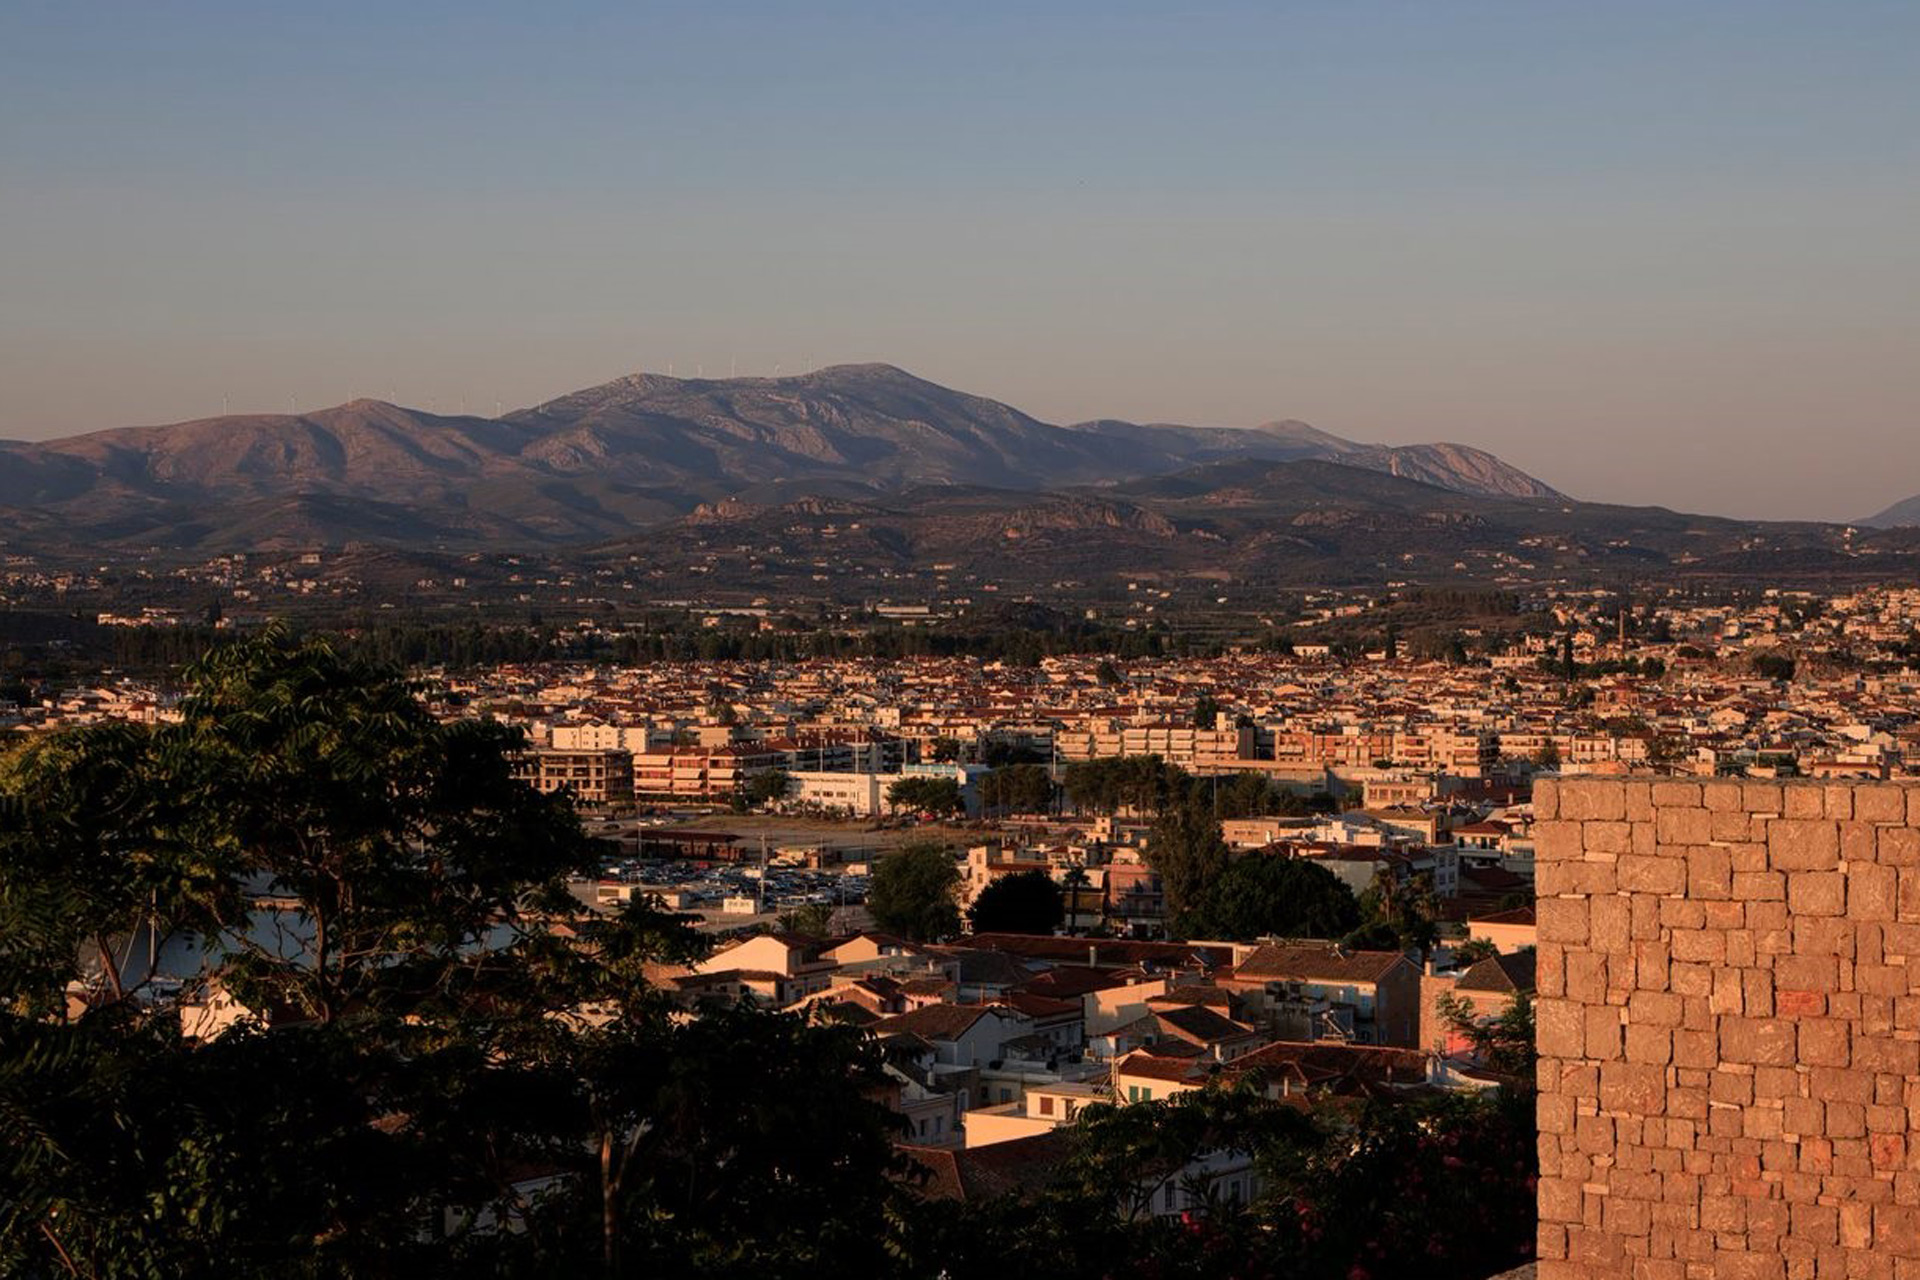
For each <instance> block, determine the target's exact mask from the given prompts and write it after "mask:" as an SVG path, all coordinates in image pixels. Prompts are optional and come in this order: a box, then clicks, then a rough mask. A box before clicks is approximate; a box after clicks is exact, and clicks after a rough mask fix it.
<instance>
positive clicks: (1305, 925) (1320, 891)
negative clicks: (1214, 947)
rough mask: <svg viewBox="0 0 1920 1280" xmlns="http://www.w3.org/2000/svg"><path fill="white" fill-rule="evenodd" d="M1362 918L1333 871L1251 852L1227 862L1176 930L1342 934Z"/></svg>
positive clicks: (1244, 935) (1193, 934) (1226, 934)
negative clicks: (1225, 866)
mask: <svg viewBox="0 0 1920 1280" xmlns="http://www.w3.org/2000/svg"><path fill="white" fill-rule="evenodd" d="M1359 923H1360V907H1359V904H1358V903H1357V902H1356V901H1355V900H1354V896H1353V892H1352V891H1351V890H1350V889H1348V888H1347V886H1346V885H1345V884H1344V883H1342V882H1341V880H1340V878H1339V877H1338V876H1336V875H1334V874H1333V872H1331V871H1329V870H1327V869H1326V868H1325V867H1323V866H1321V865H1319V864H1318V863H1315V862H1309V861H1307V860H1305V859H1301V858H1279V857H1265V856H1262V855H1260V854H1249V855H1247V856H1245V857H1241V858H1236V859H1234V860H1233V861H1232V862H1230V863H1228V864H1227V868H1226V870H1224V871H1222V872H1221V873H1220V875H1219V877H1218V878H1217V879H1215V880H1214V881H1213V883H1212V884H1210V885H1208V886H1207V887H1206V890H1205V892H1204V893H1203V894H1202V895H1201V898H1200V901H1199V902H1198V903H1197V904H1195V906H1194V908H1193V910H1192V911H1190V912H1189V913H1188V914H1187V915H1186V917H1184V918H1183V919H1182V920H1181V921H1180V922H1179V926H1178V930H1177V931H1178V932H1180V933H1181V934H1183V935H1184V936H1186V937H1189V938H1227V939H1233V940H1236V941H1245V940H1247V939H1251V938H1258V937H1263V936H1266V935H1268V934H1272V935H1276V936H1278V937H1283V938H1341V937H1345V936H1346V935H1347V934H1348V933H1349V932H1351V931H1352V930H1353V929H1355V928H1356V927H1358V925H1359Z"/></svg>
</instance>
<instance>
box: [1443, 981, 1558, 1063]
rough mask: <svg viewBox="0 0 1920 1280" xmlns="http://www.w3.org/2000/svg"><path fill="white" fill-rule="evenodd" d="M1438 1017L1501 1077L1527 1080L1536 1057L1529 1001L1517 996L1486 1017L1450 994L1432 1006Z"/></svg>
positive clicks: (1531, 1003) (1531, 1010)
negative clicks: (1494, 1013) (1498, 1010)
mask: <svg viewBox="0 0 1920 1280" xmlns="http://www.w3.org/2000/svg"><path fill="white" fill-rule="evenodd" d="M1435 1009H1436V1010H1437V1011H1438V1012H1439V1014H1440V1017H1441V1018H1442V1019H1443V1020H1444V1021H1445V1022H1446V1023H1447V1025H1448V1026H1449V1027H1451V1028H1452V1029H1453V1030H1454V1032H1455V1033H1456V1034H1458V1035H1460V1036H1463V1037H1464V1038H1465V1039H1466V1040H1467V1041H1468V1043H1470V1044H1471V1045H1472V1046H1473V1050H1474V1055H1475V1056H1476V1057H1478V1058H1479V1059H1480V1061H1481V1062H1483V1063H1485V1064H1486V1065H1487V1066H1488V1067H1489V1068H1491V1069H1492V1070H1494V1071H1498V1072H1500V1073H1501V1074H1503V1075H1509V1076H1514V1077H1516V1078H1519V1079H1523V1080H1529V1079H1531V1078H1532V1077H1533V1069H1534V1064H1535V1063H1536V1062H1538V1061H1539V1056H1540V1055H1539V1053H1538V1052H1537V1051H1536V1050H1535V1048H1534V1026H1533V999H1532V997H1531V996H1529V995H1528V994H1527V993H1526V992H1524V991H1522V992H1519V993H1518V994H1516V995H1515V996H1514V998H1513V999H1512V1000H1510V1001H1508V1003H1507V1006H1506V1008H1504V1009H1502V1010H1501V1011H1500V1012H1499V1013H1498V1014H1496V1015H1494V1016H1493V1017H1487V1016H1486V1015H1484V1014H1482V1013H1481V1012H1480V1011H1479V1010H1478V1009H1477V1008H1475V1007H1474V1005H1473V1004H1472V1002H1470V1001H1468V1000H1464V999H1461V998H1460V997H1459V996H1456V995H1454V994H1453V993H1451V992H1447V993H1444V994H1442V995H1441V996H1440V998H1439V999H1438V1000H1437V1001H1436V1002H1435Z"/></svg>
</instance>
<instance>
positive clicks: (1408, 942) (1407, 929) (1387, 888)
mask: <svg viewBox="0 0 1920 1280" xmlns="http://www.w3.org/2000/svg"><path fill="white" fill-rule="evenodd" d="M1438 913H1439V903H1438V901H1437V900H1436V899H1435V898H1434V896H1433V877H1432V876H1430V875H1429V874H1428V873H1426V872H1424V871H1419V872H1415V873H1414V874H1412V875H1408V876H1402V875H1400V874H1399V873H1398V872H1396V871H1394V870H1392V869H1390V868H1382V869H1381V870H1380V871H1378V872H1376V873H1375V874H1374V877H1373V883H1372V884H1370V885H1368V886H1367V891H1366V892H1365V893H1363V894H1361V895H1360V917H1361V919H1362V920H1363V921H1365V924H1363V925H1362V927H1361V931H1360V933H1357V934H1356V935H1355V936H1354V937H1353V938H1349V939H1348V943H1349V945H1351V946H1356V947H1360V946H1363V942H1362V941H1360V940H1358V939H1360V938H1361V937H1362V935H1364V947H1365V949H1368V950H1379V949H1382V948H1380V947H1378V946H1377V945H1376V944H1378V943H1379V942H1380V941H1381V940H1382V939H1383V938H1385V937H1387V936H1388V935H1391V936H1392V937H1393V938H1394V940H1395V944H1396V946H1397V947H1399V948H1400V949H1404V950H1408V951H1420V952H1427V951H1431V950H1432V949H1433V947H1434V944H1435V943H1437V942H1438V941H1439V940H1440V927H1439V924H1438V923H1437V916H1438ZM1387 949H1391V948H1387Z"/></svg>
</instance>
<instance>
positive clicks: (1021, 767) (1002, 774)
mask: <svg viewBox="0 0 1920 1280" xmlns="http://www.w3.org/2000/svg"><path fill="white" fill-rule="evenodd" d="M979 790H980V806H981V807H982V808H983V809H986V810H987V811H988V812H990V813H1045V812H1046V811H1047V810H1048V809H1050V808H1051V807H1052V806H1053V796H1054V791H1055V787H1054V785H1053V779H1052V778H1051V777H1050V776H1048V774H1047V770H1046V768H1045V766H1043V765H1037V764H1010V765H1007V766H1005V767H1004V768H1000V769H995V770H993V771H992V772H991V773H988V774H987V775H985V776H984V777H982V778H981V779H980V782H979Z"/></svg>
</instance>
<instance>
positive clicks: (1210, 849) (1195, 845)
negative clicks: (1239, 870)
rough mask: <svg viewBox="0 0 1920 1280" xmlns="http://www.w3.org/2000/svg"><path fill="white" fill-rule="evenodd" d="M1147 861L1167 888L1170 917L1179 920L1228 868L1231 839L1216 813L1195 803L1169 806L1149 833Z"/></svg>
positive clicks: (1168, 913)
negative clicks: (1227, 838)
mask: <svg viewBox="0 0 1920 1280" xmlns="http://www.w3.org/2000/svg"><path fill="white" fill-rule="evenodd" d="M1145 852H1146V859H1147V864H1148V865H1149V866H1151V867H1152V868H1153V869H1154V871H1155V872H1156V873H1157V874H1158V875H1159V877H1160V885H1161V888H1162V889H1164V890H1165V892H1166V898H1167V917H1168V919H1170V920H1173V921H1175V922H1176V926H1177V922H1179V921H1180V920H1182V919H1183V918H1184V917H1185V915H1186V913H1187V912H1188V911H1190V910H1192V909H1193V908H1194V907H1195V906H1197V905H1198V904H1199V903H1200V902H1201V901H1203V900H1204V899H1205V897H1206V894H1207V891H1208V889H1210V888H1211V887H1212V886H1213V884H1214V883H1215V882H1216V881H1217V880H1218V879H1219V878H1220V875H1221V873H1223V872H1224V871H1225V870H1226V868H1227V858H1228V853H1227V842H1226V841H1225V840H1224V839H1222V838H1221V836H1220V824H1219V822H1218V821H1216V820H1215V819H1214V816H1213V814H1212V813H1210V812H1208V811H1207V810H1206V809H1205V808H1202V807H1201V806H1199V805H1195V804H1186V805H1182V806H1180V807H1179V808H1176V809H1169V810H1167V811H1166V812H1165V813H1163V814H1161V815H1160V818H1159V820H1158V821H1156V822H1155V823H1154V824H1153V830H1152V831H1151V832H1149V833H1148V835H1147V847H1146V851H1145Z"/></svg>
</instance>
